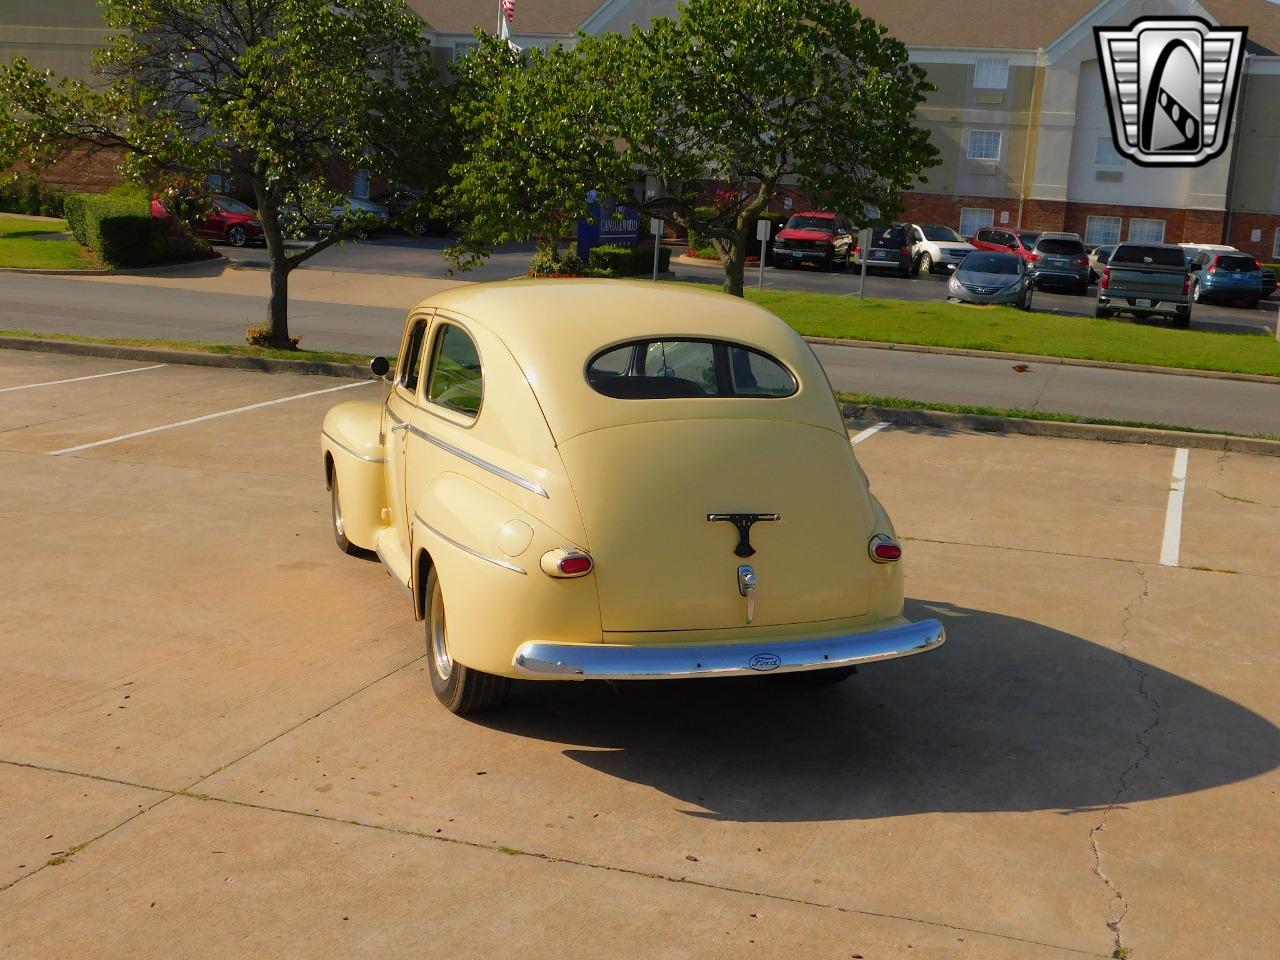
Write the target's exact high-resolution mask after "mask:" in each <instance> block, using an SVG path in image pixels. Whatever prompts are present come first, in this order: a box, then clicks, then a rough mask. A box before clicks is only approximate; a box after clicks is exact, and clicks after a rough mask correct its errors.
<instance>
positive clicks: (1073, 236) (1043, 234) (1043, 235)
mask: <svg viewBox="0 0 1280 960" xmlns="http://www.w3.org/2000/svg"><path fill="white" fill-rule="evenodd" d="M1036 232H1039V233H1040V239H1041V240H1080V234H1078V233H1050V232H1048V231H1036ZM1080 242H1081V243H1083V242H1084V241H1083V240H1081V241H1080Z"/></svg>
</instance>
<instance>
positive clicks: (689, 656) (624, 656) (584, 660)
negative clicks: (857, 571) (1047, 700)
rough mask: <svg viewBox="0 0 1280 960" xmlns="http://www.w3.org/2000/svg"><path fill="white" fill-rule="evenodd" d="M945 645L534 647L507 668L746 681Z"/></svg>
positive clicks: (567, 674) (857, 637) (856, 638)
mask: <svg viewBox="0 0 1280 960" xmlns="http://www.w3.org/2000/svg"><path fill="white" fill-rule="evenodd" d="M946 639H947V631H946V630H945V629H944V628H943V626H942V624H941V623H939V622H938V621H937V620H922V621H920V622H919V623H908V624H903V625H901V626H896V627H889V628H888V629H885V630H871V631H868V632H866V633H850V634H845V635H842V636H835V637H822V638H819V639H804V638H800V639H794V640H787V639H774V640H759V641H754V642H751V643H719V644H717V643H704V644H687V645H680V646H675V645H667V644H646V645H644V646H622V645H620V644H603V643H539V642H536V641H531V642H529V643H524V644H521V646H520V648H519V649H518V650H517V651H516V655H515V657H514V659H513V660H512V663H513V664H514V667H515V672H516V673H517V674H518V675H520V676H524V677H540V678H542V679H546V680H671V679H683V678H692V677H745V676H752V675H754V674H760V673H798V672H800V671H802V670H823V669H827V668H831V667H852V666H857V665H858V664H861V663H872V662H874V661H876V660H891V659H893V658H895V657H909V656H911V655H912V654H916V653H924V652H925V651H927V650H934V649H937V648H938V647H940V646H942V644H943V643H945V642H946Z"/></svg>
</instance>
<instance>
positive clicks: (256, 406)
mask: <svg viewBox="0 0 1280 960" xmlns="http://www.w3.org/2000/svg"><path fill="white" fill-rule="evenodd" d="M373 382H374V381H372V380H362V381H360V382H359V383H344V384H343V385H342V386H340V387H326V388H325V389H324V390H312V391H311V392H310V393H297V394H294V395H293V396H292V397H281V398H279V399H278V400H263V401H262V402H261V403H251V404H249V405H248V406H244V407H236V408H235V409H233V410H222V411H219V412H218V413H206V414H205V415H204V416H203V417H192V418H191V419H190V420H179V421H178V422H177V423H165V424H161V425H160V426H158V427H148V428H147V429H146V430H135V431H134V432H133V433H123V434H121V435H120V436H118V437H108V438H107V439H106V440H95V441H93V442H92V443H82V444H79V445H78V446H74V447H64V448H63V449H61V450H50V451H49V456H51V457H60V456H62V455H63V454H64V453H79V452H80V451H81V450H91V449H93V448H94V447H105V446H106V445H107V444H109V443H119V442H120V441H121V440H132V439H133V438H134V437H145V436H146V435H147V434H149V433H159V432H160V431H162V430H176V429H178V427H189V426H191V425H192V424H193V423H204V421H206V420H217V419H218V418H219V417H230V416H233V415H234V414H237V413H248V412H249V411H250V410H261V409H262V408H263V407H272V406H275V405H276V404H278V403H288V402H290V401H291V400H305V399H306V398H307V397H318V396H320V394H322V393H335V392H337V391H338V390H350V389H351V388H352V387H367V386H369V384H371V383H373Z"/></svg>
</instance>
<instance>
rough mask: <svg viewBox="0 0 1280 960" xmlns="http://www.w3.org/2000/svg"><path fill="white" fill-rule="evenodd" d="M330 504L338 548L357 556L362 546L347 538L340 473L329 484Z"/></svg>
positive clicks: (334, 535) (334, 537)
mask: <svg viewBox="0 0 1280 960" xmlns="http://www.w3.org/2000/svg"><path fill="white" fill-rule="evenodd" d="M329 506H330V509H331V512H332V514H333V539H334V541H335V542H336V543H337V544H338V549H339V550H341V551H342V552H343V553H345V554H347V555H349V556H356V555H357V554H359V553H360V552H361V550H360V548H359V547H357V546H356V545H355V544H354V543H352V542H351V541H350V540H348V539H347V524H346V521H345V520H344V519H343V518H342V500H341V499H340V497H339V495H338V474H337V472H336V471H335V472H334V474H333V482H332V483H330V484H329Z"/></svg>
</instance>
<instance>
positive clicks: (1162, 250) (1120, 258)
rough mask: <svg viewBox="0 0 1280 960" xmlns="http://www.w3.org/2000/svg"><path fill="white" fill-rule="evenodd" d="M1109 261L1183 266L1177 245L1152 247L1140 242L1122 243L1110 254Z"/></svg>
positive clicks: (1180, 252)
mask: <svg viewBox="0 0 1280 960" xmlns="http://www.w3.org/2000/svg"><path fill="white" fill-rule="evenodd" d="M1111 263H1113V264H1118V263H1144V264H1145V263H1150V264H1154V265H1155V266H1157V267H1185V266H1186V265H1187V264H1186V261H1185V260H1184V259H1183V257H1182V250H1181V248H1179V247H1154V246H1148V245H1146V244H1142V243H1122V244H1121V245H1120V246H1118V247H1116V252H1115V253H1113V254H1112V255H1111Z"/></svg>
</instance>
